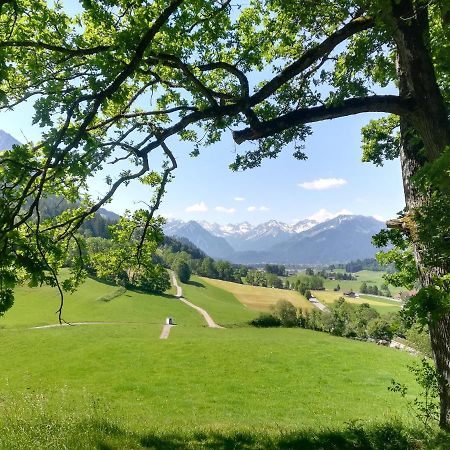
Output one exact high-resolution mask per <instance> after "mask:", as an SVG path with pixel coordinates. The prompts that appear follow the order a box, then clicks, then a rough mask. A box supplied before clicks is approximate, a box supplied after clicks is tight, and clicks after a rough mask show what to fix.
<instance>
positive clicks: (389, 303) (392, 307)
mask: <svg viewBox="0 0 450 450" xmlns="http://www.w3.org/2000/svg"><path fill="white" fill-rule="evenodd" d="M311 293H312V294H313V295H314V297H316V298H317V299H318V300H319V301H320V302H322V303H325V304H332V303H334V302H335V301H336V300H337V299H338V298H339V297H344V299H345V301H346V302H348V303H352V304H357V305H359V304H361V303H368V304H369V305H370V306H371V307H372V308H374V309H376V310H377V311H378V312H379V313H380V314H386V313H390V312H397V311H400V308H401V304H400V303H399V302H397V301H395V300H388V299H383V298H377V297H371V296H366V295H361V296H360V297H359V298H350V297H345V296H344V295H343V293H342V292H334V291H312V292H311Z"/></svg>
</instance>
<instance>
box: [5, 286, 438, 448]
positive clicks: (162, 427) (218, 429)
mask: <svg viewBox="0 0 450 450" xmlns="http://www.w3.org/2000/svg"><path fill="white" fill-rule="evenodd" d="M183 289H184V295H185V296H186V298H188V299H189V300H190V301H191V302H193V303H195V304H197V305H199V306H201V307H203V308H205V309H206V310H207V311H208V312H209V313H210V314H211V316H212V317H213V318H214V320H216V322H218V323H220V324H222V325H224V326H226V327H227V328H225V329H210V328H207V327H206V326H205V323H204V321H203V318H202V317H201V316H200V315H199V314H198V313H197V312H196V311H195V310H193V309H191V308H189V307H188V306H187V305H185V304H183V303H181V302H180V301H179V300H178V299H176V298H175V297H173V296H172V295H164V296H156V295H147V294H142V293H138V292H130V291H126V292H125V293H124V294H122V295H120V296H117V297H115V298H113V299H111V300H110V301H107V302H105V301H103V300H101V298H102V297H104V296H108V295H109V294H111V293H114V291H115V290H117V288H116V287H114V286H109V285H107V284H103V283H99V282H98V281H95V280H87V282H86V283H85V284H84V285H83V286H82V287H81V288H80V289H79V291H77V292H76V293H75V294H73V295H70V296H67V299H66V306H65V309H64V317H65V320H67V321H68V322H102V323H98V324H90V325H75V326H63V327H55V328H44V329H33V328H31V327H33V326H38V325H47V324H54V323H56V315H55V314H54V311H55V310H56V308H57V306H58V296H57V294H56V293H55V292H54V290H52V289H49V288H36V289H30V288H26V287H22V288H20V289H18V290H17V293H16V304H15V305H14V307H13V308H12V309H11V310H10V311H8V312H7V313H6V314H5V316H4V317H2V318H0V340H1V347H0V361H1V371H0V405H1V409H0V448H1V449H10V448H11V449H13V448H14V449H16V448H17V449H41V448H42V449H48V448H55V449H60V448H70V449H71V448H94V449H127V448H154V449H171V448H179V449H182V448H193V449H194V448H195V449H196V448H202V449H204V448H224V449H231V448H249V449H250V448H251V449H253V448H255V449H256V448H260V449H261V448H361V449H363V448H373V449H375V448H380V449H381V448H386V447H383V445H385V444H386V442H388V441H389V440H392V442H393V443H396V444H395V445H396V446H395V445H394V444H393V445H394V446H392V447H390V448H398V449H401V448H407V447H404V446H403V447H402V445H403V444H405V445H406V444H408V445H409V442H412V441H411V439H412V438H411V439H410V438H409V437H408V436H411V433H412V434H414V433H415V432H416V431H414V430H417V429H418V426H417V422H415V421H414V419H413V417H412V416H411V414H410V413H409V412H408V409H407V407H406V404H405V402H404V401H402V400H401V399H399V397H397V395H395V394H393V393H390V392H389V391H388V390H387V387H388V386H389V384H390V381H391V379H392V378H394V379H396V380H397V381H400V382H404V383H406V384H408V385H409V386H410V389H411V391H410V392H411V394H410V395H411V398H413V396H414V395H415V394H416V393H417V390H418V388H417V386H416V385H415V384H414V381H413V379H412V376H411V374H410V372H409V371H408V370H407V368H406V366H407V365H408V364H411V363H412V362H414V361H415V360H416V358H414V357H412V356H410V355H408V354H406V353H402V352H399V351H396V350H392V349H388V348H384V347H379V346H376V345H374V344H370V343H365V342H358V341H351V340H348V339H343V338H337V337H333V336H330V335H327V334H324V333H319V332H314V331H310V330H304V329H255V328H252V327H249V326H246V325H245V323H246V322H247V321H248V320H249V319H251V318H252V317H254V316H255V315H258V314H259V312H257V311H252V310H250V309H248V308H246V307H244V306H243V305H242V304H241V303H240V302H239V301H238V300H237V299H236V298H235V297H234V296H233V295H232V294H230V293H228V292H225V291H223V290H221V289H219V288H217V287H215V286H211V285H208V284H207V283H206V282H203V281H200V280H199V279H194V280H193V281H192V282H191V283H190V284H187V285H183ZM167 316H172V317H174V319H175V322H176V324H177V325H176V326H175V327H173V328H172V329H171V333H170V336H169V338H168V339H167V340H160V339H159V334H160V332H161V329H162V325H163V323H164V319H165V318H166V317H167ZM399 421H401V422H402V425H399V423H400V422H399ZM444 438H445V436H444V437H442V436H438V437H437V438H436V439H437V440H436V441H435V440H433V445H435V444H436V445H437V446H438V447H429V446H428V447H427V448H445V447H444V446H442V447H439V445H441V444H440V442H441V441H440V440H442V439H444ZM433 439H434V438H433ZM358 442H360V444H361V445H360V446H359V447H358V446H357V444H358ZM389 442H390V441H389ZM443 442H444V441H443ZM352 443H353V444H352ZM369 444H370V446H369ZM300 445H302V446H300ZM350 445H353V446H351V447H350ZM358 445H359V444H358ZM363 445H365V446H363ZM427 445H428V444H427ZM411 448H412V447H411Z"/></svg>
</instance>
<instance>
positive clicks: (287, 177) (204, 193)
mask: <svg viewBox="0 0 450 450" xmlns="http://www.w3.org/2000/svg"><path fill="white" fill-rule="evenodd" d="M66 6H68V7H69V10H70V11H69V12H71V13H73V14H74V13H76V12H77V11H78V9H77V8H76V7H75V6H76V4H74V3H73V2H68V3H67V2H66ZM71 8H72V9H73V11H72V9H71ZM266 75H267V74H266ZM32 113H33V110H32V109H31V107H30V106H29V105H25V106H22V107H20V108H17V109H16V110H15V111H13V112H8V113H0V121H1V122H0V128H1V129H3V130H4V131H6V132H8V133H10V134H11V135H13V136H14V137H15V138H16V139H18V140H19V141H21V142H25V141H26V140H31V141H35V140H38V139H39V136H40V130H39V128H38V127H36V126H32V125H31V122H32ZM377 117H380V115H379V114H360V115H357V116H350V117H346V118H340V119H335V120H331V121H325V122H320V123H316V124H314V125H313V127H312V128H313V135H312V136H310V137H309V138H307V140H306V142H305V153H306V154H307V156H308V160H306V161H298V160H295V159H294V158H293V156H292V153H293V145H290V146H287V147H286V148H285V149H284V150H283V151H282V152H281V154H280V156H279V157H278V158H277V159H275V160H273V159H271V160H266V161H263V163H262V166H261V167H259V168H256V169H251V170H247V171H245V172H232V171H231V170H230V169H229V168H228V166H229V164H230V163H232V162H233V161H234V158H235V155H236V153H242V152H243V151H244V150H245V149H249V148H252V146H254V145H255V144H251V143H246V144H243V145H240V146H238V145H236V144H235V143H234V141H233V140H232V137H231V132H227V133H225V134H224V135H223V139H222V141H221V142H220V143H218V144H216V145H214V146H211V147H208V148H205V149H203V151H202V152H201V154H200V156H198V157H196V158H192V157H190V156H189V153H190V152H191V151H192V148H191V147H190V144H189V143H186V142H178V141H177V140H176V139H173V138H172V139H171V140H170V142H169V144H170V148H171V149H172V150H173V151H174V154H175V155H176V157H177V162H178V168H177V170H176V171H175V179H174V180H173V181H172V182H171V183H170V184H169V185H168V187H167V193H166V195H165V197H164V199H163V202H162V205H161V207H160V212H161V214H162V215H164V216H165V217H167V218H178V219H182V220H186V221H187V220H206V221H209V222H217V223H220V224H227V223H239V222H243V221H247V222H250V223H252V224H259V223H262V222H265V221H268V220H272V219H275V220H278V221H282V222H286V223H289V224H293V223H296V222H298V221H299V220H302V219H305V218H313V219H316V220H324V219H327V218H331V217H334V216H336V215H338V214H362V215H366V216H374V217H376V218H378V219H380V220H386V219H389V218H393V217H395V216H396V213H397V212H399V211H400V210H401V209H402V208H403V207H404V197H403V187H402V181H401V170H400V163H399V161H398V160H396V161H388V162H387V163H386V164H385V165H384V166H383V167H376V166H374V165H372V164H370V163H363V162H361V155H362V151H361V135H360V129H361V127H362V126H364V125H365V124H366V123H368V121H369V120H370V119H372V118H377ZM110 167H111V166H109V167H106V170H105V172H104V173H103V174H102V175H101V176H97V177H95V178H94V179H92V180H91V181H90V183H89V185H90V188H91V194H92V195H93V196H94V197H95V196H99V195H101V194H102V193H104V192H105V190H106V188H105V184H104V183H103V180H104V178H105V176H106V174H107V171H109V170H111V168H110ZM155 169H157V170H158V169H160V168H159V166H158V165H157V166H156V167H155ZM150 196H151V193H149V192H148V188H146V187H145V186H143V185H141V184H139V183H131V184H130V185H129V186H128V187H123V188H122V189H120V190H119V191H118V192H117V193H116V196H115V198H114V199H113V201H112V202H111V203H110V204H108V205H107V206H106V208H107V209H110V210H112V211H114V212H116V213H119V214H122V213H123V212H124V211H125V210H126V209H129V210H134V209H137V208H142V207H143V206H144V204H143V202H148V200H149V198H150Z"/></svg>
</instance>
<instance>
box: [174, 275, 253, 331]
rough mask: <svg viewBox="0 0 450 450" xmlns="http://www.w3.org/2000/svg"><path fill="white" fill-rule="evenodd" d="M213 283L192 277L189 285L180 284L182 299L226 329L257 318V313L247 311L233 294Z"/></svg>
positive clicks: (206, 279) (205, 279)
mask: <svg viewBox="0 0 450 450" xmlns="http://www.w3.org/2000/svg"><path fill="white" fill-rule="evenodd" d="M213 281H216V280H210V279H208V278H200V277H195V276H194V277H192V278H191V280H190V282H189V283H185V284H183V283H180V286H181V287H182V289H183V295H184V297H186V298H187V299H188V300H189V301H191V302H192V303H194V304H195V305H197V306H200V307H201V308H204V309H206V310H207V311H208V313H209V314H210V315H211V317H212V318H213V319H214V320H215V321H216V322H217V323H218V324H220V325H223V326H226V327H229V326H234V325H236V324H240V325H243V324H246V323H247V322H249V321H250V320H252V319H254V318H255V317H257V316H258V313H257V312H255V311H251V310H249V309H248V308H246V307H245V306H244V305H243V304H242V303H241V302H239V301H238V300H237V299H236V297H235V295H233V294H234V293H232V292H231V291H229V290H228V289H223V288H220V286H219V287H218V285H217V284H215V283H213ZM230 284H235V283H230Z"/></svg>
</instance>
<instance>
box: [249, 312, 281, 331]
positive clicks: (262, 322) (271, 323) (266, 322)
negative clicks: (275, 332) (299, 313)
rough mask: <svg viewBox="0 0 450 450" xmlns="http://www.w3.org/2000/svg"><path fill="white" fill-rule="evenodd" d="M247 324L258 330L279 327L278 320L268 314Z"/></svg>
mask: <svg viewBox="0 0 450 450" xmlns="http://www.w3.org/2000/svg"><path fill="white" fill-rule="evenodd" d="M249 323H250V325H253V326H254V327H258V328H270V327H279V326H281V321H280V319H278V317H275V316H273V315H272V314H268V313H263V314H261V315H260V316H259V317H257V318H256V319H253V320H251V321H250V322H249Z"/></svg>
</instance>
